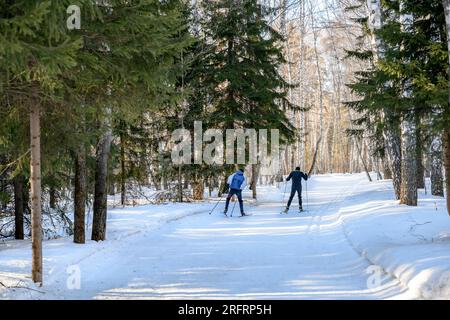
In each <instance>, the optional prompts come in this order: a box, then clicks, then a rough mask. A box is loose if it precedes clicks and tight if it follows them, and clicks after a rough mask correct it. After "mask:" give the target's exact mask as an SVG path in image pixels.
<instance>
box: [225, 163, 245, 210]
mask: <svg viewBox="0 0 450 320" xmlns="http://www.w3.org/2000/svg"><path fill="white" fill-rule="evenodd" d="M227 182H228V185H229V186H230V191H229V193H228V196H227V201H226V203H225V211H224V212H223V213H224V214H225V215H226V214H227V211H228V206H229V204H230V199H231V197H232V196H233V195H236V196H237V198H238V201H239V208H240V209H241V215H242V216H245V215H246V214H245V213H244V203H243V201H242V189H244V188H245V186H246V185H247V178H245V176H244V170H243V169H239V170H238V171H236V172H235V173H233V174H232V175H231V176H229V177H228V181H227Z"/></svg>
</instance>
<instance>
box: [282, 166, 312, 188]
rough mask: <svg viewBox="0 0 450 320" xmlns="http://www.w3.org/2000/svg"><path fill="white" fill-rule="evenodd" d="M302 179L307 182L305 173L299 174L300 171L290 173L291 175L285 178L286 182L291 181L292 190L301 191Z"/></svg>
mask: <svg viewBox="0 0 450 320" xmlns="http://www.w3.org/2000/svg"><path fill="white" fill-rule="evenodd" d="M302 178H303V179H305V180H308V175H307V174H306V173H303V172H301V171H300V170H295V171H292V172H291V174H290V175H289V176H288V177H287V179H286V181H289V180H291V179H292V188H291V189H292V190H301V189H302Z"/></svg>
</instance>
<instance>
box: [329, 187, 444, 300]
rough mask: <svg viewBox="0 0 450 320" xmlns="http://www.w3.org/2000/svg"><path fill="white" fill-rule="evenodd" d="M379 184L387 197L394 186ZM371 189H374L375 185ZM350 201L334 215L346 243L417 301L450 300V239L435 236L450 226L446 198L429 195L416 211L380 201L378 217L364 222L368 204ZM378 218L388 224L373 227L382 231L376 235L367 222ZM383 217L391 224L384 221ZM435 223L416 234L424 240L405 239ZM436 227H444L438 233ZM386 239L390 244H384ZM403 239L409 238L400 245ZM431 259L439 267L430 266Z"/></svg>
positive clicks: (395, 202) (438, 235)
mask: <svg viewBox="0 0 450 320" xmlns="http://www.w3.org/2000/svg"><path fill="white" fill-rule="evenodd" d="M375 183H378V184H380V187H378V188H377V189H380V191H381V192H380V193H383V194H384V196H386V189H390V187H387V188H384V189H383V187H385V186H386V185H389V182H388V181H383V182H378V181H377V182H375ZM368 184H369V183H368V182H366V184H364V183H362V184H358V186H359V187H361V186H362V188H364V185H365V186H367V185H368ZM370 184H372V185H373V184H374V182H372V183H370ZM372 191H373V190H372ZM357 196H358V195H357ZM421 196H422V197H423V195H421ZM350 197H351V195H350ZM347 198H348V197H346V198H345V199H344V201H342V204H341V205H340V206H339V209H338V211H337V213H336V214H337V215H338V217H337V218H338V220H339V222H340V224H341V226H342V231H343V233H344V235H345V238H346V239H347V241H348V243H349V244H350V246H351V247H352V248H353V249H354V250H355V251H356V252H357V253H358V254H359V255H360V256H361V257H363V258H365V259H367V261H368V262H369V263H370V264H371V265H374V266H377V267H379V268H381V270H382V271H383V272H385V273H386V274H388V275H389V276H391V277H393V278H396V279H397V280H398V281H399V282H400V284H401V285H403V286H405V287H407V288H408V289H409V290H411V292H414V293H415V295H416V296H417V297H418V298H419V299H450V253H449V249H450V243H449V242H450V241H449V240H450V237H449V234H448V233H444V234H443V235H442V234H438V233H437V232H439V230H442V229H445V227H447V228H449V227H450V222H449V220H450V219H449V217H447V215H446V211H445V204H444V199H441V198H436V197H432V196H425V197H423V199H422V201H420V200H419V206H418V207H417V208H412V207H407V206H403V205H400V204H399V203H398V201H395V200H386V199H385V197H384V199H382V200H381V199H380V200H381V201H380V202H381V203H382V204H383V208H380V209H379V210H378V213H377V212H376V210H374V212H373V213H372V216H369V217H367V218H365V217H362V218H361V217H359V215H360V214H361V212H365V211H366V210H367V207H368V206H370V204H366V206H359V207H358V206H352V204H351V203H346V202H347V201H346V199H347ZM382 198H383V197H382ZM430 199H431V201H430ZM433 201H434V207H433ZM420 202H421V203H420ZM436 203H438V204H440V206H439V207H440V209H441V210H439V212H438V213H437V212H436V211H437V210H438V209H437V204H436ZM416 213H417V214H416ZM375 215H379V216H380V217H379V218H378V220H382V219H384V223H380V222H379V221H377V222H378V223H375V227H377V226H378V227H379V230H380V231H379V230H373V229H376V228H371V229H372V230H370V231H368V230H369V228H370V227H369V223H370V222H372V221H376V220H377V218H373V216H375ZM383 215H386V216H387V218H391V219H386V218H382V217H381V216H383ZM403 215H404V216H403ZM410 219H412V220H413V221H411V220H410ZM433 222H434V224H435V226H434V228H433V227H431V228H428V230H427V229H425V230H423V231H422V232H421V233H422V234H421V233H420V232H419V233H418V234H415V235H414V236H415V237H418V236H420V237H421V239H420V240H422V241H417V239H415V240H411V239H408V238H407V236H406V234H407V233H409V232H410V231H411V230H412V229H414V228H415V227H416V226H423V225H427V224H431V223H433ZM389 224H390V225H391V228H390V229H389V228H388V229H387V230H384V231H383V229H384V228H383V227H381V226H382V225H389ZM436 225H440V227H437V228H436ZM406 228H409V230H408V232H404V231H405V230H406ZM447 230H449V229H447ZM395 236H396V237H395ZM384 237H385V238H386V239H383V238H384ZM400 238H406V239H402V240H401V241H399V239H400ZM440 242H441V243H442V244H440ZM433 259H434V260H436V261H437V262H431V261H429V262H426V261H427V260H433Z"/></svg>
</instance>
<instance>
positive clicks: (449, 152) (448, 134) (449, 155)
mask: <svg viewBox="0 0 450 320" xmlns="http://www.w3.org/2000/svg"><path fill="white" fill-rule="evenodd" d="M443 142H444V168H445V169H444V170H445V179H446V180H445V181H446V184H445V186H446V187H445V190H446V197H447V213H448V214H449V215H450V130H448V129H447V130H444V139H443Z"/></svg>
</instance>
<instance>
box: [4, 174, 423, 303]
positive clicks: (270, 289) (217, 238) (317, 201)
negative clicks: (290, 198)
mask: <svg viewBox="0 0 450 320" xmlns="http://www.w3.org/2000/svg"><path fill="white" fill-rule="evenodd" d="M333 179H334V180H335V184H331V185H330V184H329V181H330V180H329V179H324V180H323V182H322V180H321V179H320V178H317V180H316V181H315V179H314V178H313V179H312V180H311V182H310V183H309V184H310V188H309V190H308V191H309V204H308V206H307V209H308V210H307V211H305V212H303V213H298V212H297V211H296V210H294V209H291V211H290V213H289V214H287V215H283V214H280V213H279V212H280V210H282V208H283V207H284V205H285V204H284V203H281V200H282V196H283V193H282V191H283V189H284V187H280V188H279V189H275V188H273V187H272V188H270V187H261V188H259V189H258V192H259V195H260V196H261V198H262V199H261V201H259V202H258V203H257V204H255V205H251V206H249V205H248V204H246V209H247V211H248V213H251V214H252V216H249V217H244V218H238V217H237V215H238V214H239V213H237V212H236V211H235V212H234V214H235V216H234V217H232V218H228V219H227V218H225V217H224V216H223V215H222V213H221V210H223V206H224V205H223V204H222V203H221V204H220V205H219V206H218V207H217V208H216V210H215V212H214V213H213V214H212V215H208V212H209V208H210V207H211V206H212V204H211V205H210V206H204V207H203V209H202V210H201V212H202V213H201V214H190V215H189V216H186V217H183V215H181V216H180V218H175V219H170V220H171V222H170V223H164V224H162V225H160V226H158V227H156V228H151V229H145V226H143V225H142V224H136V225H135V228H141V227H142V228H143V230H142V229H140V230H138V231H137V232H136V233H134V232H129V231H128V233H126V236H123V235H122V236H119V237H117V238H116V240H111V241H105V242H103V243H100V244H96V243H95V244H93V245H94V246H95V247H94V249H93V250H91V251H90V253H88V254H81V255H80V256H77V257H76V258H74V257H71V256H70V254H69V252H68V251H66V252H65V253H66V255H65V254H64V253H62V252H59V255H57V256H54V257H50V258H49V257H47V258H46V260H45V262H44V263H46V264H52V263H54V264H55V265H54V266H47V269H46V270H49V271H48V272H47V273H46V274H44V279H45V280H44V281H45V285H44V287H42V288H39V290H41V291H43V292H44V293H40V292H35V291H26V292H22V291H23V290H19V291H18V292H16V293H15V295H14V294H11V295H10V296H9V295H8V294H9V293H11V292H7V293H6V294H4V295H5V298H11V297H14V296H15V297H20V298H25V299H28V298H34V299H229V298H232V299H396V298H417V297H416V296H412V294H411V293H410V292H409V291H408V290H407V289H406V288H405V287H404V286H403V285H401V284H400V283H399V282H398V280H396V279H394V278H391V277H389V276H388V275H386V274H385V275H384V276H383V281H382V285H381V286H379V287H377V288H375V289H369V288H368V286H367V280H368V277H369V274H368V273H367V272H366V270H367V268H368V267H369V266H370V262H369V260H367V259H366V258H365V257H363V256H361V255H360V254H358V252H357V251H356V249H354V248H353V247H352V245H351V243H350V242H349V240H348V238H347V236H346V234H345V232H344V230H343V228H342V224H341V222H342V219H341V214H340V212H339V211H340V210H339V209H340V207H341V205H342V204H343V203H344V202H345V201H346V199H348V198H349V197H350V198H351V197H352V195H353V194H354V193H355V192H357V191H358V187H359V183H360V182H361V176H359V175H356V176H355V177H353V176H350V175H336V176H335V177H334V178H333ZM325 182H326V183H325ZM274 190H281V191H280V192H274ZM286 192H287V194H288V193H289V188H288V189H287V190H286ZM246 196H247V197H248V193H247V194H246ZM305 198H306V197H304V199H305ZM285 200H287V199H286V197H285ZM296 205H297V202H296V200H294V202H293V204H292V208H295V206H296ZM237 207H238V206H237ZM236 210H237V211H239V209H238V208H236ZM197 211H199V210H197ZM236 213H237V214H236ZM181 217H183V218H182V219H181ZM119 223H120V221H118V222H117V224H119ZM52 243H54V244H55V245H58V244H61V242H58V241H53V240H52V241H47V242H46V245H47V246H50V245H51V244H52ZM62 243H63V244H64V243H67V242H62ZM72 247H73V246H72ZM76 248H77V250H82V249H80V248H82V247H80V246H78V247H76ZM26 249H29V248H28V247H27V248H26ZM24 250H25V248H23V249H22V251H24ZM67 250H70V248H69V249H67ZM8 251H9V250H4V251H0V262H1V261H2V259H3V258H4V257H5V256H7V255H8ZM45 253H46V250H44V255H45ZM27 254H29V253H28V252H27ZM55 261H57V263H56V262H55ZM71 264H76V265H77V266H79V268H80V271H81V289H79V290H77V289H75V290H68V289H67V284H66V281H67V277H68V276H69V275H68V274H67V273H66V267H67V266H68V265H71ZM0 270H1V264H0ZM22 271H25V272H26V271H27V270H26V269H25V270H22ZM1 274H2V273H1V271H0V279H1ZM23 279H24V280H23V281H27V280H26V277H25V275H24V276H23ZM28 281H29V280H28Z"/></svg>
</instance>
